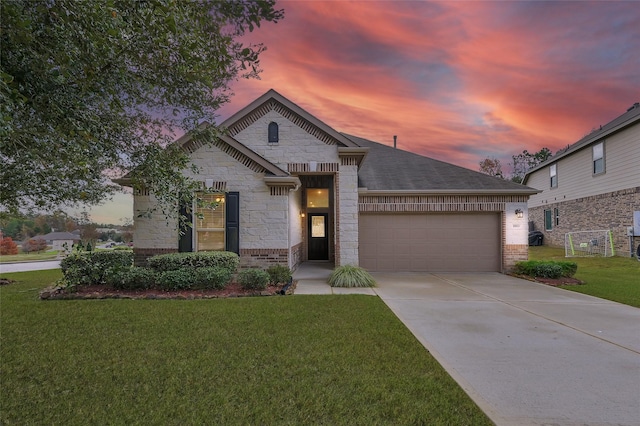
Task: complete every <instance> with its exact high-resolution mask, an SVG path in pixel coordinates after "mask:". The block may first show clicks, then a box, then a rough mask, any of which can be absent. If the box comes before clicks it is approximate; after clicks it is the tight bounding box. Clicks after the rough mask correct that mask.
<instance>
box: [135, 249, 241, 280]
mask: <svg viewBox="0 0 640 426" xmlns="http://www.w3.org/2000/svg"><path fill="white" fill-rule="evenodd" d="M148 263H149V266H150V267H151V268H153V269H155V270H156V271H158V272H165V271H175V270H177V269H181V268H185V267H188V268H208V267H211V268H214V267H220V268H225V269H227V270H229V271H230V272H231V273H232V274H233V273H235V271H236V269H238V265H239V264H240V258H239V257H238V255H237V254H235V253H233V252H229V251H199V252H192V253H169V254H161V255H158V256H153V257H151V258H149V260H148Z"/></svg>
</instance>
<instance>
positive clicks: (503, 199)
mask: <svg viewBox="0 0 640 426" xmlns="http://www.w3.org/2000/svg"><path fill="white" fill-rule="evenodd" d="M528 198H529V197H528V196H527V195H360V196H359V200H358V211H360V212H396V213H397V212H502V211H504V209H505V204H506V203H515V202H525V203H526V202H527V199H528Z"/></svg>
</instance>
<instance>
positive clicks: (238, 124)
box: [220, 89, 357, 147]
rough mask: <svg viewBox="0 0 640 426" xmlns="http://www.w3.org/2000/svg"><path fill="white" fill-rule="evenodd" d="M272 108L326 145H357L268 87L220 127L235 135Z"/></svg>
mask: <svg viewBox="0 0 640 426" xmlns="http://www.w3.org/2000/svg"><path fill="white" fill-rule="evenodd" d="M272 110H275V111H277V112H278V113H279V114H280V115H282V116H284V117H286V118H287V119H289V121H291V122H293V123H294V124H296V125H297V126H299V127H300V128H301V129H303V130H304V131H306V132H308V133H310V134H311V135H313V136H315V137H316V138H318V139H319V140H321V141H323V142H324V143H326V144H328V145H338V146H345V147H357V145H356V144H355V143H353V142H352V141H351V140H349V139H348V138H346V137H345V136H344V135H342V134H341V133H339V132H337V131H336V130H334V129H333V128H332V127H330V126H328V125H327V124H325V123H324V122H323V121H321V120H319V119H318V118H316V117H314V116H313V115H311V114H309V113H308V112H307V111H305V110H304V109H302V108H300V107H299V106H298V105H296V104H295V103H293V102H291V101H290V100H289V99H287V98H285V97H284V96H282V95H281V94H280V93H278V92H276V91H275V90H273V89H270V90H269V91H267V92H266V93H265V94H264V95H262V96H260V97H259V98H258V99H256V100H255V101H253V102H251V103H250V104H249V105H247V106H246V107H244V108H242V109H241V110H240V111H238V112H236V113H235V114H233V115H232V116H231V117H229V118H228V119H226V120H225V121H223V122H222V123H221V124H220V127H221V128H223V129H227V131H228V132H229V134H230V135H231V136H235V135H237V134H238V133H240V132H241V131H242V130H244V129H246V128H247V127H249V126H250V125H251V124H253V123H254V122H255V121H256V120H258V119H259V118H260V117H262V116H264V115H265V114H266V113H268V112H269V111H272Z"/></svg>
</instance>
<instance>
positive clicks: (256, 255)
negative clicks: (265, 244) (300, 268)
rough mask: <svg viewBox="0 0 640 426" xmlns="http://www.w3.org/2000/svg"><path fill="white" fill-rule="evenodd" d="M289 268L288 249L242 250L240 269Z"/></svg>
mask: <svg viewBox="0 0 640 426" xmlns="http://www.w3.org/2000/svg"><path fill="white" fill-rule="evenodd" d="M272 265H284V266H289V250H288V249H240V269H248V268H262V269H266V268H268V267H269V266H272Z"/></svg>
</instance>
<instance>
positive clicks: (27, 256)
mask: <svg viewBox="0 0 640 426" xmlns="http://www.w3.org/2000/svg"><path fill="white" fill-rule="evenodd" d="M57 257H58V251H57V250H55V251H45V252H41V253H20V254H7V255H2V256H0V263H6V262H30V261H31V262H33V261H36V260H56V259H57Z"/></svg>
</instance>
